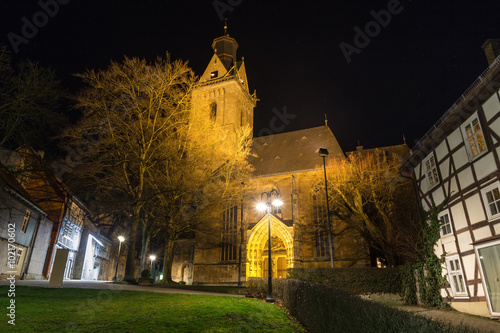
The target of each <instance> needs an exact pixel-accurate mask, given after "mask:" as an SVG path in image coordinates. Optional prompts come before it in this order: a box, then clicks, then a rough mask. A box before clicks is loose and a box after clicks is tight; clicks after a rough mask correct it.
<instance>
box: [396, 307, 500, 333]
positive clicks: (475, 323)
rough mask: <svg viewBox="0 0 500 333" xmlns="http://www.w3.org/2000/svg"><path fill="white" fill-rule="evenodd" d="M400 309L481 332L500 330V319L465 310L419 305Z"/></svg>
mask: <svg viewBox="0 0 500 333" xmlns="http://www.w3.org/2000/svg"><path fill="white" fill-rule="evenodd" d="M397 308H398V309H401V310H405V311H411V312H414V313H417V314H419V315H422V316H426V317H430V318H433V319H436V320H440V321H444V322H446V323H451V324H452V325H459V324H464V325H467V326H469V327H471V328H474V329H477V330H479V332H499V333H500V321H498V320H493V319H489V318H486V317H479V316H473V315H469V314H466V313H463V312H458V311H454V310H449V311H447V310H434V309H426V308H421V307H418V306H398V307H397Z"/></svg>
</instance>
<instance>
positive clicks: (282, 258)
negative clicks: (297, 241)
mask: <svg viewBox="0 0 500 333" xmlns="http://www.w3.org/2000/svg"><path fill="white" fill-rule="evenodd" d="M268 222H269V217H268V215H265V216H264V217H263V218H262V219H261V220H260V221H259V223H257V224H256V225H255V227H253V228H252V234H251V236H250V238H249V240H248V244H247V277H268V274H269V273H268V267H269V261H268V260H269V252H268ZM271 258H272V275H273V278H286V270H287V268H291V267H293V238H292V236H291V235H290V232H289V231H288V227H287V226H286V225H284V224H283V223H282V222H281V221H280V220H279V219H277V218H276V217H275V216H274V215H271Z"/></svg>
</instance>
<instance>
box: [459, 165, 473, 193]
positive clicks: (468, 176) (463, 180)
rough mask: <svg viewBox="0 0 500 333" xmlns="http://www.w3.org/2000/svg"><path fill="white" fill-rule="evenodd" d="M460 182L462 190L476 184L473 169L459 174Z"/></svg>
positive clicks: (464, 170)
mask: <svg viewBox="0 0 500 333" xmlns="http://www.w3.org/2000/svg"><path fill="white" fill-rule="evenodd" d="M458 181H459V183H460V187H461V188H462V190H463V189H464V188H466V187H467V186H469V185H471V184H472V183H474V177H473V175H472V169H471V168H470V167H468V168H465V169H463V170H462V171H461V172H460V173H459V174H458Z"/></svg>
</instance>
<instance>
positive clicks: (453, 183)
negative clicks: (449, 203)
mask: <svg viewBox="0 0 500 333" xmlns="http://www.w3.org/2000/svg"><path fill="white" fill-rule="evenodd" d="M450 183H451V184H450V193H451V194H457V193H458V185H457V179H456V177H452V178H451V179H450Z"/></svg>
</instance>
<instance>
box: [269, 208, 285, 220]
mask: <svg viewBox="0 0 500 333" xmlns="http://www.w3.org/2000/svg"><path fill="white" fill-rule="evenodd" d="M271 213H272V214H273V215H275V216H278V217H279V218H280V219H283V213H282V212H281V206H279V207H276V206H273V205H271Z"/></svg>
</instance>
